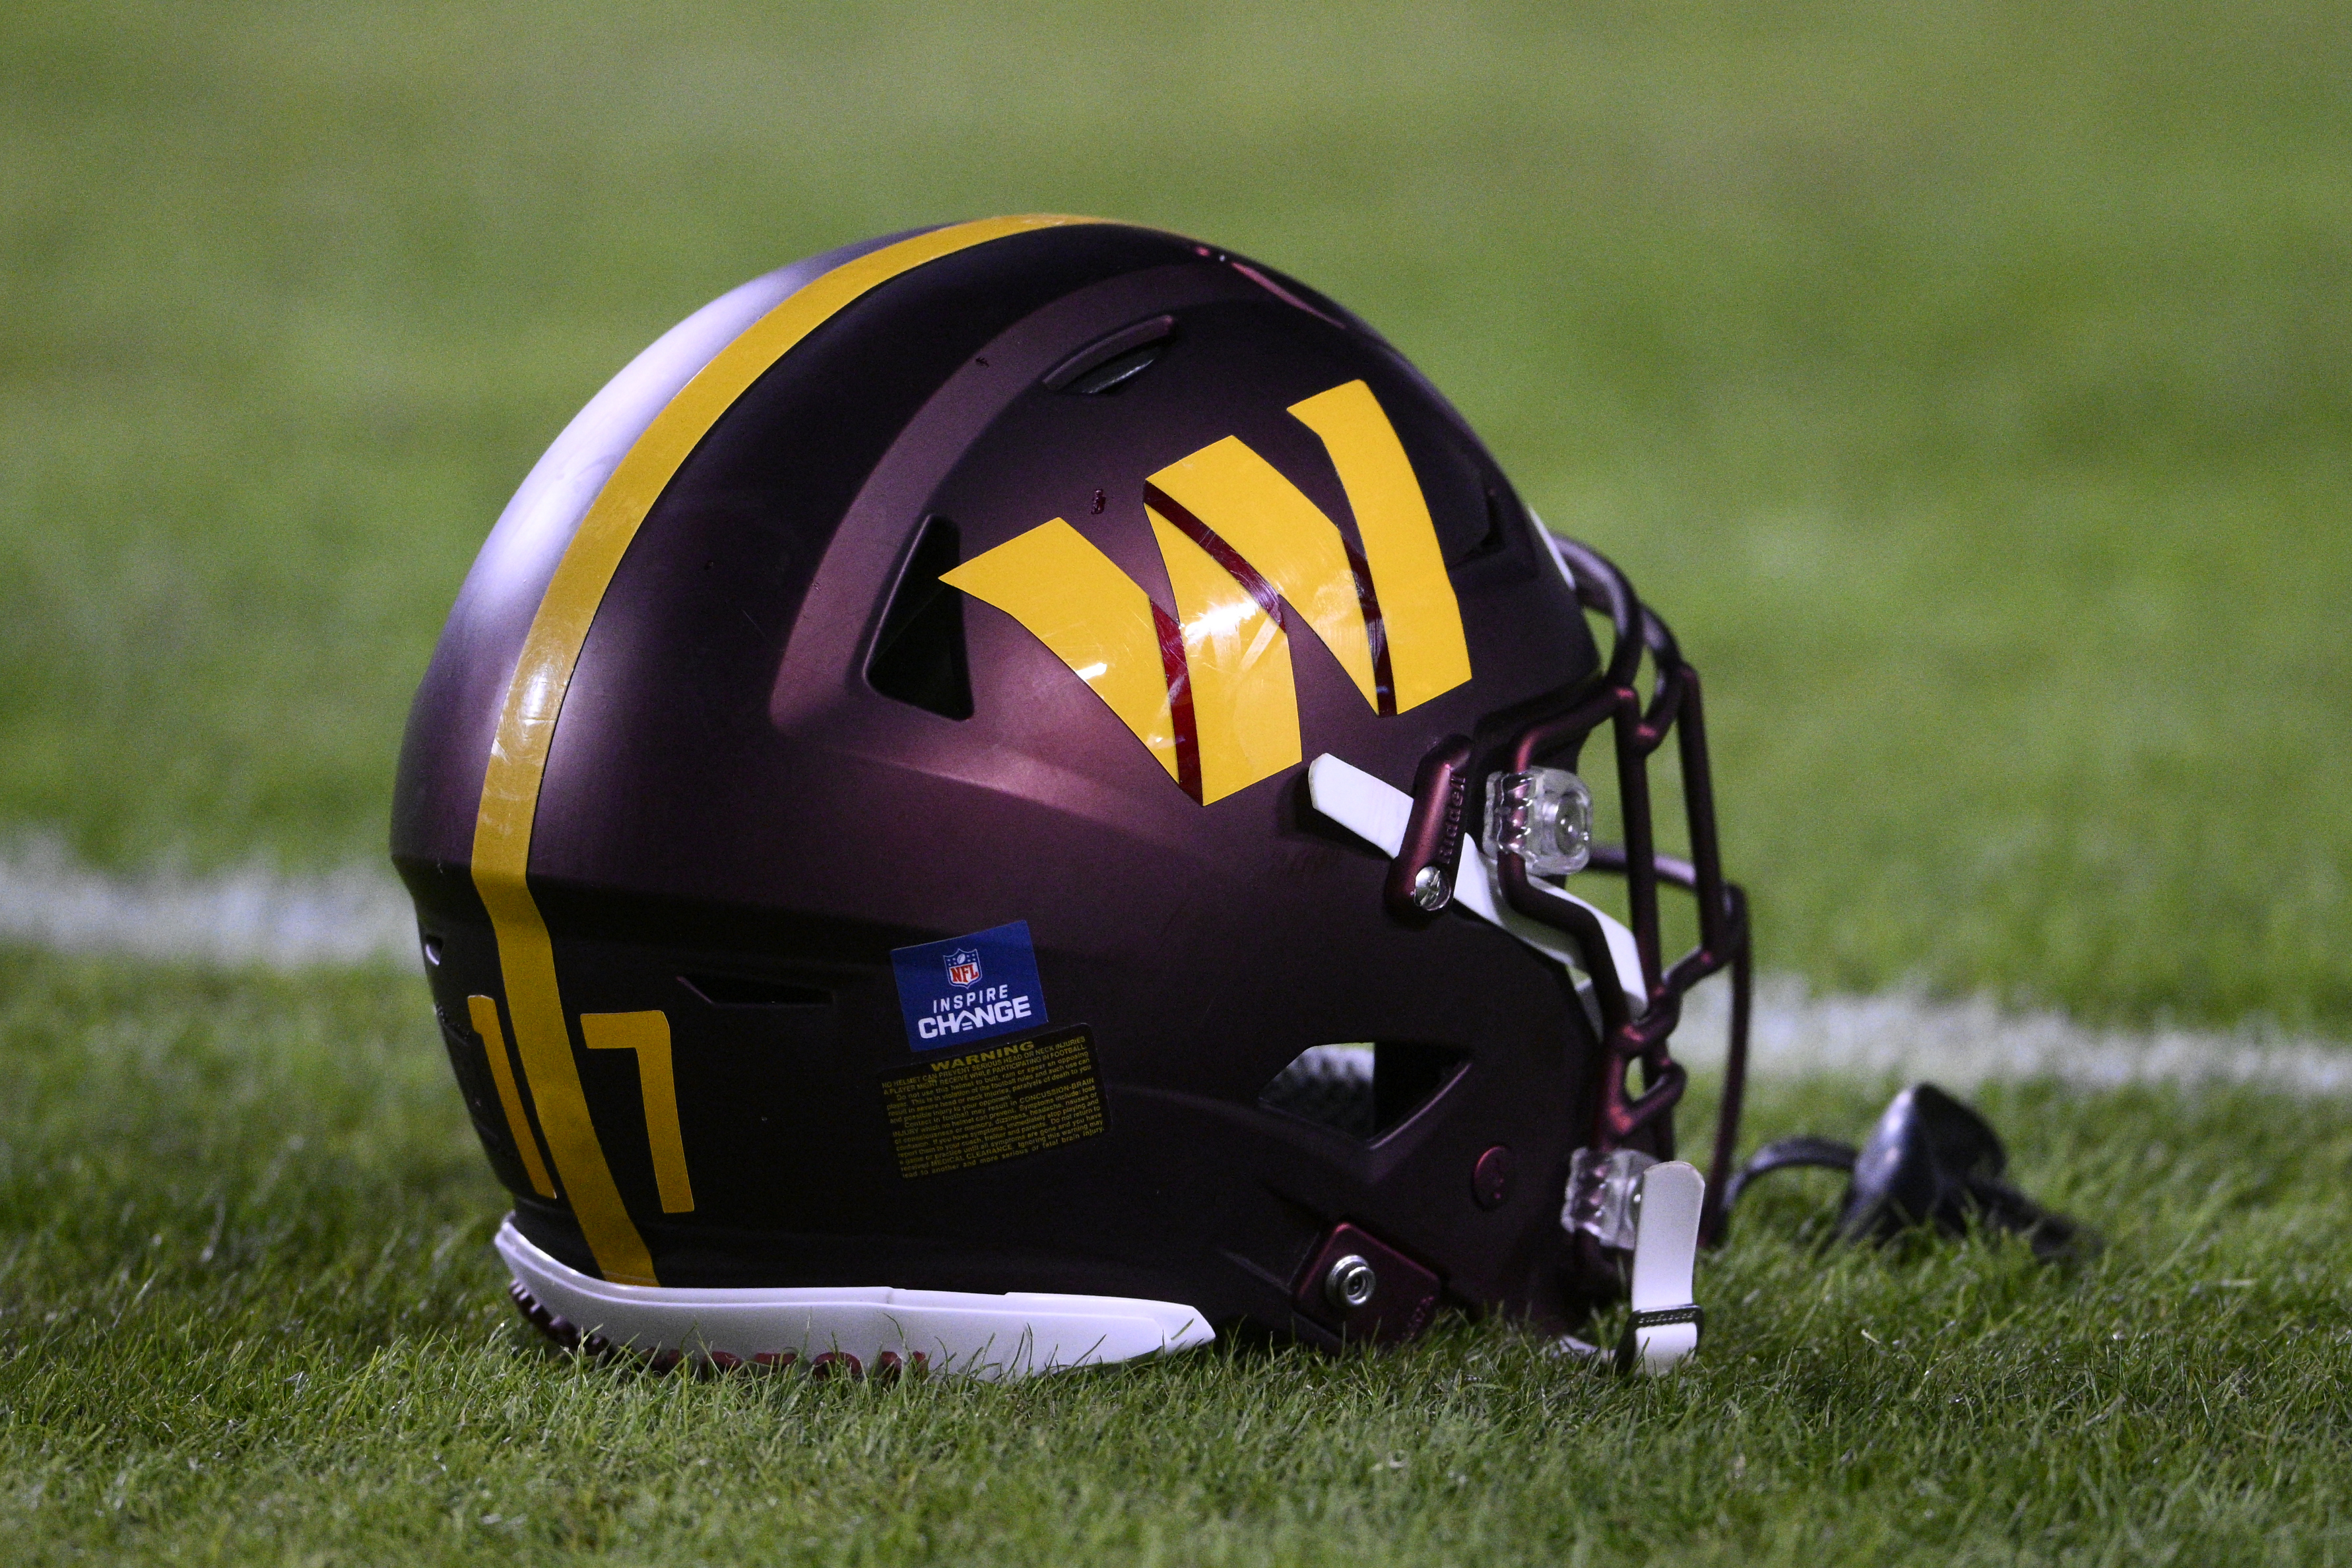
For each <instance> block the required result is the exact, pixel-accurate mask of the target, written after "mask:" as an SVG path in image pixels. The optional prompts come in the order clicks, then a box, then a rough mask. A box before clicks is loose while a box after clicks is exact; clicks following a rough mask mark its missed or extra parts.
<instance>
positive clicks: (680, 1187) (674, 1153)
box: [580, 1013, 694, 1214]
mask: <svg viewBox="0 0 2352 1568" xmlns="http://www.w3.org/2000/svg"><path fill="white" fill-rule="evenodd" d="M580 1036H581V1038H582V1039H583V1040H585V1041H586V1042H587V1044H588V1048H589V1049H590V1050H592V1051H635V1052H636V1053H637V1088H638V1091H639V1093H640V1094H641V1095H642V1096H643V1097H644V1100H645V1107H646V1143H647V1144H648V1145H649V1146H650V1147H651V1150H652V1152H653V1157H654V1184H655V1186H656V1188H658V1189H659V1191H660V1193H661V1206H662V1213H664V1214H685V1213H687V1212H688V1210H690V1209H692V1208H693V1207H694V1188H693V1185H692V1184H690V1183H688V1181H687V1178H686V1136H685V1134H684V1133H683V1132H681V1131H679V1129H678V1123H677V1077H676V1075H675V1074H674V1073H673V1072H672V1071H671V1070H670V1060H669V1016H668V1015H667V1014H666V1013H583V1014H581V1015H580Z"/></svg>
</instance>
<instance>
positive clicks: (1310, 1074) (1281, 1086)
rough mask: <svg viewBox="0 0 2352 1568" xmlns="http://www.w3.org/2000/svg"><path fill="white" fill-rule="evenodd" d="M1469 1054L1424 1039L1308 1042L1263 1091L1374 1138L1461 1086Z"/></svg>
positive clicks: (1281, 1105) (1275, 1103) (1286, 1105)
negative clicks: (1313, 1043) (1449, 1090)
mask: <svg viewBox="0 0 2352 1568" xmlns="http://www.w3.org/2000/svg"><path fill="white" fill-rule="evenodd" d="M1469 1060H1470V1058H1469V1055H1468V1053H1467V1052H1465V1051H1459V1050H1456V1049H1454V1047H1451V1046H1433V1045H1425V1044H1422V1043H1420V1042H1417V1041H1408V1040H1398V1041H1387V1040H1383V1041H1377V1042H1373V1041H1358V1042H1351V1043H1349V1044H1346V1045H1332V1046H1309V1047H1307V1049H1305V1050H1303V1051H1301V1052H1299V1053H1298V1054H1297V1056H1296V1057H1293V1058H1291V1060H1290V1064H1289V1065H1288V1066H1287V1067H1286V1068H1283V1069H1282V1070H1281V1071H1280V1072H1278V1073H1276V1074H1275V1075H1274V1077H1273V1078H1272V1079H1268V1080H1267V1082H1266V1086H1265V1088H1264V1089H1260V1090H1258V1096H1257V1102H1258V1104H1260V1105H1261V1106H1263V1107H1265V1109H1266V1110H1275V1111H1279V1112H1281V1113H1282V1114H1283V1115H1286V1116H1295V1117H1297V1118H1298V1119H1299V1120H1300V1121H1311V1122H1313V1123H1315V1124H1316V1125H1317V1126H1318V1127H1328V1128H1329V1129H1330V1130H1331V1131H1334V1132H1341V1133H1345V1134H1346V1135H1347V1136H1349V1137H1350V1138H1357V1139H1361V1140H1362V1141H1363V1142H1367V1143H1370V1142H1374V1141H1376V1140H1378V1139H1381V1138H1383V1137H1385V1136H1387V1135H1388V1134H1389V1133H1391V1132H1393V1131H1396V1130H1397V1129H1398V1128H1399V1127H1402V1126H1403V1125H1404V1124H1405V1123H1406V1122H1407V1121H1411V1120H1412V1118H1413V1117H1414V1116H1415V1115H1417V1114H1418V1113H1419V1112H1420V1111H1421V1110H1423V1108H1424V1107H1426V1106H1428V1105H1429V1104H1431V1103H1432V1102H1433V1101H1434V1100H1436V1099H1437V1098H1438V1097H1439V1096H1440V1095H1442V1094H1444V1092H1445V1091H1446V1090H1447V1089H1451V1088H1453V1087H1454V1083H1455V1081H1456V1080H1457V1079H1460V1078H1461V1076H1462V1074H1463V1071H1464V1069H1465V1068H1467V1067H1468V1066H1469Z"/></svg>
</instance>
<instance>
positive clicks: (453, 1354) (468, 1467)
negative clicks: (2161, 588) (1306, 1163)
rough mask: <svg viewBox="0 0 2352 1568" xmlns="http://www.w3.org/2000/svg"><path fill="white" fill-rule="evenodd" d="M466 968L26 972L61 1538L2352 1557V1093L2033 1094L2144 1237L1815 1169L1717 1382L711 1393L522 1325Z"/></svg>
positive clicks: (1509, 1348)
mask: <svg viewBox="0 0 2352 1568" xmlns="http://www.w3.org/2000/svg"><path fill="white" fill-rule="evenodd" d="M415 989H416V988H415V983H414V982H411V981H409V980H407V979H405V978H400V979H393V978H389V977H384V976H381V975H368V974H364V973H362V974H346V975H339V976H327V975H320V976H313V977H308V978H301V979H282V980H264V979H255V978H244V979H237V978H225V977H222V976H218V975H205V974H192V973H175V972H172V971H161V970H149V971H141V970H132V969H127V968H124V967H121V966H117V965H97V966H92V965H88V964H79V963H71V962H68V961H64V960H57V959H43V958H30V957H24V956H18V957H15V958H9V959H5V960H0V997H5V1001H0V1235H5V1236H6V1237H10V1238H11V1239H9V1240H8V1241H7V1243H6V1244H5V1249H0V1552H5V1555H6V1557H7V1559H8V1560H9V1561H10V1562H12V1563H53V1562H55V1563H63V1562H70V1561H82V1560H87V1559H91V1558H95V1559H100V1560H105V1561H127V1562H235V1563H279V1562H283V1563H369V1564H375V1563H404V1562H484V1563H488V1562H518V1563H520V1562H533V1563H545V1562H550V1561H570V1560H575V1559H590V1558H593V1559H597V1560H604V1561H617V1562H638V1563H664V1564H677V1563H741V1562H823V1563H878V1562H954V1563H1045V1562H1071V1561H1088V1562H1118V1563H1185V1564H1192V1563H1326V1562H1328V1563H1432V1562H1448V1563H1639V1562H1653V1561H1671V1562H1676V1563H1686V1562H1694V1563H1704V1562H1722V1563H1801V1564H1809V1565H1810V1564H1821V1563H1885V1562H1889V1561H1918V1562H1938V1563H2061V1562H2063V1563H2110V1562H2125V1561H2129V1562H2133V1563H2142V1562H2158V1563H2162V1562H2179V1563H2214V1562H2232V1563H2253V1562H2297V1563H2307V1562H2326V1561H2337V1560H2343V1559H2347V1558H2352V1489H2347V1486H2346V1484H2345V1480H2344V1478H2345V1477H2346V1476H2347V1474H2352V1425H2347V1421H2346V1419H2345V1416H2344V1414H2343V1412H2344V1406H2345V1400H2346V1397H2347V1393H2352V1389H2347V1379H2352V1314H2347V1310H2346V1307H2345V1303H2344V1300H2343V1295H2342V1286H2341V1281H2342V1280H2343V1279H2344V1278H2345V1275H2346V1273H2347V1268H2352V1240H2347V1236H2346V1232H2345V1228H2344V1226H2343V1225H2342V1223H2341V1215H2342V1192H2343V1190H2344V1184H2345V1182H2346V1180H2347V1176H2352V1107H2347V1106H2345V1105H2342V1104H2337V1103H2333V1102H2326V1101H2322V1102H2315V1103H2302V1104H2298V1103H2295V1102H2294V1101H2292V1100H2284V1099H2277V1098H2269V1097H2264V1096H2261V1095H2255V1094H2247V1093H2234V1094H2232V1093H2208V1094H2204V1095H2200V1096H2184V1095H2179V1094H2176V1093H2172V1092H2156V1091H2136V1092H2133V1093H2129V1094H2118V1095H2106V1096H2098V1097H2093V1098H2089V1099H2080V1098H2073V1097H2067V1096H2064V1095H2062V1094H2059V1093H2057V1092H2056V1091H2053V1090H2051V1089H2046V1088H2034V1087H2021V1088H2012V1089H2003V1090H2000V1091H1997V1092H1995V1093H1993V1094H1992V1095H1990V1098H1989V1100H1988V1101H1987V1104H1988V1106H1989V1108H1990V1110H1991V1111H1992V1113H1993V1114H1994V1116H1995V1117H1996V1119H1997V1120H1998V1121H2000V1123H2001V1125H2002V1126H2003V1127H2005V1128H2006V1129H2008V1130H2009V1131H2010V1132H2011V1135H2012V1141H2013V1142H2014V1145H2015V1153H2016V1155H2017V1157H2018V1161H2019V1164H2020V1167H2021V1173H2022V1175H2023V1178H2024V1180H2025V1181H2026V1182H2027V1183H2028V1184H2030V1185H2031V1186H2032V1188H2033V1189H2034V1190H2036V1191H2037V1192H2039V1193H2041V1194H2043V1195H2044V1196H2046V1197H2048V1198H2050V1199H2051V1200H2052V1201H2053V1202H2054V1203H2057V1204H2059V1205H2063V1206H2064V1207H2067V1208H2069V1209H2072V1210H2073V1211H2074V1212H2075V1213H2077V1214H2079V1215H2082V1216H2083V1217H2084V1218H2086V1219H2088V1220H2089V1221H2090V1222H2092V1223H2093V1224H2095V1225H2096V1226H2099V1227H2100V1228H2101V1229H2103V1230H2104V1231H2105V1233H2106V1235H2107V1237H2108V1242H2109V1244H2108V1247H2107V1248H2106V1250H2105V1253H2104V1254H2103V1255H2102V1256H2101V1257H2100V1258H2098V1259H2097V1260H2096V1261H2095V1263H2093V1264H2091V1265H2090V1266H2088V1267H2087V1268H2083V1269H2082V1270H2080V1271H2079V1272H2076V1273H2072V1274H2069V1273H2063V1272H2058V1271H2054V1270H2052V1269H2048V1268H2042V1267H2039V1266H2036V1265H2034V1264H2033V1263H2032V1261H2031V1260H2030V1259H2029V1258H2027V1256H2026V1255H2025V1254H2024V1250H2023V1249H2022V1248H2021V1247H2015V1246H2012V1245H2000V1244H1985V1243H1976V1242H1971V1243H1966V1244H1941V1243H1924V1244H1921V1245H1917V1246H1914V1247H1906V1248H1901V1249H1898V1250H1896V1251H1895V1253H1893V1254H1891V1255H1878V1254H1866V1253H1842V1254H1837V1255H1833V1256H1831V1257H1829V1258H1824V1257H1823V1256H1822V1254H1821V1252H1820V1251H1819V1249H1818V1247H1817V1245H1816V1244H1817V1240H1818V1228H1819V1220H1820V1218H1821V1213H1822V1205H1823V1204H1824V1203H1825V1201H1826V1198H1827V1196H1828V1195H1829V1193H1828V1189H1826V1188H1822V1187H1815V1188H1812V1189H1810V1190H1797V1189H1796V1188H1795V1187H1794V1186H1793V1185H1792V1187H1791V1188H1790V1189H1789V1190H1786V1191H1780V1192H1774V1191H1771V1190H1769V1188H1768V1189H1767V1190H1765V1191H1763V1192H1761V1193H1759V1202H1758V1203H1757V1205H1755V1206H1754V1207H1753V1208H1752V1209H1750V1210H1748V1212H1745V1213H1743V1215H1741V1223H1740V1226H1739V1227H1738V1231H1737V1232H1736V1234H1735V1237H1734V1239H1733V1241H1732V1244H1731V1246H1730V1247H1729V1248H1728V1250H1727V1252H1726V1253H1725V1254H1724V1255H1723V1256H1722V1257H1721V1258H1720V1259H1719V1260H1717V1261H1715V1262H1713V1263H1712V1264H1711V1265H1710V1266H1709V1267H1708V1268H1707V1270H1706V1274H1705V1276H1704V1289H1705V1292H1706V1299H1707V1300H1708V1303H1709V1309H1710V1312H1711V1314H1712V1316H1711V1319H1710V1324H1709V1338H1708V1342H1707V1344H1706V1349H1705V1351H1704V1352H1703V1353H1702V1354H1701V1356H1700V1357H1699V1358H1697V1359H1696V1361H1695V1362H1694V1363H1691V1364H1690V1367H1689V1369H1688V1370H1687V1371H1686V1372H1685V1373H1681V1374H1678V1375H1676V1376H1675V1377H1673V1378H1670V1379H1666V1380H1651V1381H1641V1382H1626V1381H1621V1380H1619V1379H1617V1378H1615V1377H1613V1376H1611V1375H1609V1374H1607V1373H1595V1372H1593V1371H1591V1370H1590V1369H1588V1368H1586V1367H1584V1366H1582V1365H1580V1364H1577V1363H1563V1362H1560V1361H1557V1360H1553V1359H1551V1358H1549V1357H1548V1356H1546V1355H1544V1354H1543V1353H1542V1351H1541V1347H1540V1346H1539V1345H1538V1344H1537V1343H1536V1342H1532V1341H1530V1340H1529V1339H1528V1338H1527V1337H1525V1336H1523V1335H1520V1334H1517V1333H1514V1332H1512V1331H1509V1330H1508V1329H1507V1328H1506V1327H1503V1326H1501V1325H1495V1324H1472V1323H1467V1322H1453V1323H1448V1324H1446V1325H1445V1326H1444V1328H1443V1329H1442V1330H1441V1331H1439V1332H1438V1333H1436V1334H1435V1335H1434V1336H1433V1338H1432V1339H1430V1340H1429V1341H1427V1342H1423V1343H1421V1344H1418V1345H1416V1346H1413V1347H1412V1348H1410V1349H1408V1350H1406V1351H1404V1352H1399V1353H1395V1354H1391V1355H1385V1356H1378V1357H1354V1358H1346V1359H1337V1360H1334V1359H1328V1358H1325V1357H1322V1356H1319V1355H1317V1354H1314V1353H1311V1352H1301V1351H1289V1352H1253V1353H1232V1352H1227V1351H1225V1350H1223V1349H1222V1348H1217V1349H1213V1350H1211V1351H1208V1352H1200V1353H1196V1354H1193V1355H1191V1356H1188V1357H1184V1358H1181V1359H1177V1360H1174V1361H1171V1362H1168V1363H1159V1364H1136V1365H1130V1366H1128V1367H1124V1368H1118V1369H1110V1370H1107V1371H1104V1372H1100V1373H1079V1374H1073V1375H1067V1376H1062V1377H1056V1378H1051V1379H1045V1380H1040V1381H1038V1382H1035V1383H1032V1384H1023V1385H1018V1386H1013V1387H987V1386H981V1385H973V1384H958V1383H950V1382H942V1381H928V1382H923V1383H917V1384H906V1385H901V1386H897V1387H885V1386H875V1385H848V1384H810V1383H808V1382H806V1381H805V1380H803V1379H800V1378H796V1377H793V1376H789V1375H786V1376H780V1377H775V1378H772V1379H750V1378H736V1379H730V1380H725V1381H718V1382H700V1383H698V1382H694V1381H690V1380H688V1379H685V1378H678V1377H673V1378H668V1379H660V1378H653V1377H648V1376H646V1375H644V1374H642V1373H636V1372H634V1371H628V1370H621V1369H616V1368H612V1367H605V1366H600V1365H596V1364H594V1363H585V1364H582V1363H567V1362H564V1361H562V1360H559V1359H557V1358H554V1357H552V1356H551V1354H550V1353H548V1352H545V1351H544V1350H542V1349H541V1347H540V1345H539V1343H538V1342H537V1341H536V1339H535V1337H534V1336H532V1335H531V1334H530V1332H529V1331H527V1330H525V1329H524V1328H522V1327H521V1325H520V1323H519V1322H517V1321H515V1320H514V1318H513V1315H512V1313H511V1312H510V1310H509V1309H508V1308H507V1306H506V1304H505V1303H504V1301H503V1300H501V1299H500V1297H499V1287H500V1285H501V1284H502V1283H503V1281H502V1279H501V1277H500V1275H499V1269H498V1266H497V1263H496V1261H495V1259H494V1258H492V1257H491V1255H490V1253H489V1251H488V1235H489V1230H490V1227H491V1223H492V1219H493V1216H494V1215H496V1213H497V1212H498V1205H497V1204H496V1202H495V1194H494V1192H493V1189H492V1188H491V1185H490V1184H489V1181H488V1177H487V1175H486V1174H485V1173H483V1171H482V1169H481V1162H480V1158H479V1154H478V1152H477V1150H476V1149H475V1148H474V1146H473V1142H472V1138H471V1134H470V1132H469V1131H467V1129H466V1127H465V1125H464V1118H463V1116H462V1114H461V1113H460V1112H459V1110H457V1105H456V1103H455V1099H454V1097H453V1096H452V1095H451V1094H450V1093H449V1091H448V1087H447V1085H446V1081H445V1079H446V1066H445V1064H444V1063H443V1062H442V1060H441V1059H440V1050H439V1047H438V1044H437V1041H436V1040H435V1039H434V1038H433V1037H432V1034H431V1031H430V1028H429V1026H425V1025H424V1024H423V1023H422V1021H421V1020H420V1018H419V1016H418V1015H419V1012H420V1009H419V1008H418V1007H417V1005H416V1002H415ZM1882 1087H1883V1086H1874V1085H1854V1084H1837V1083H1826V1082H1822V1083H1811V1084H1801V1085H1790V1084H1779V1085H1773V1086H1769V1089H1767V1091H1766V1092H1764V1093H1763V1094H1762V1095H1761V1096H1760V1103H1759V1106H1758V1114H1757V1126H1758V1131H1759V1133H1763V1132H1773V1131H1788V1130H1790V1129H1791V1128H1794V1127H1797V1126H1800V1125H1801V1126H1805V1127H1811V1128H1827V1129H1831V1130H1839V1131H1845V1130H1851V1131H1859V1129H1860V1128H1861V1126H1862V1125H1864V1123H1865V1121H1867V1119H1868V1118H1869V1116H1870V1115H1871V1114H1872V1113H1873V1111H1874V1107H1875V1105H1876V1103H1877V1101H1878V1100H1879V1098H1880V1094H1881V1090H1882ZM2257 1149H2260V1150H2270V1151H2278V1152H2282V1153H2283V1154H2284V1156H2286V1157H2281V1158H2275V1159H2270V1160H2263V1161H2259V1162H2257V1161H2250V1159H2249V1157H2248V1156H2249V1152H2250V1151H2253V1150H2257Z"/></svg>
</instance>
